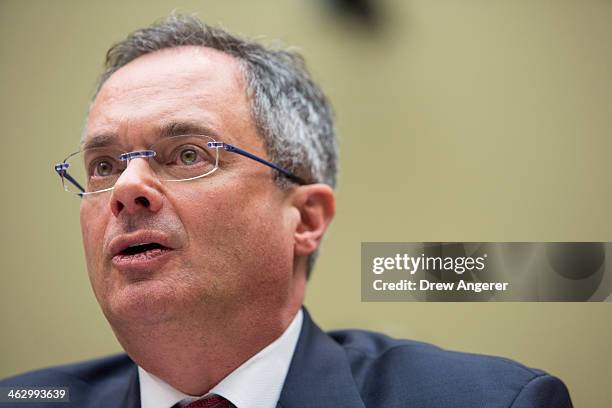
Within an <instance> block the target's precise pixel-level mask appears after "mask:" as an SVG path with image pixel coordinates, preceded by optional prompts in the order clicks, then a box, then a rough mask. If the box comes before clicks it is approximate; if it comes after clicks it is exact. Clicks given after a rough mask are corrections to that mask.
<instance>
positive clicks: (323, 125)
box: [94, 14, 338, 277]
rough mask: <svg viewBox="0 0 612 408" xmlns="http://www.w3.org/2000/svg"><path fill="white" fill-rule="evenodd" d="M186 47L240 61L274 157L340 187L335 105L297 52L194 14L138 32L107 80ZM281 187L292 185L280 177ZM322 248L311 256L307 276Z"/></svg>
mask: <svg viewBox="0 0 612 408" xmlns="http://www.w3.org/2000/svg"><path fill="white" fill-rule="evenodd" d="M186 45H194V46H202V47H208V48H212V49H215V50H218V51H221V52H224V53H226V54H228V55H231V56H233V57H234V58H236V59H237V60H238V62H239V64H240V68H241V70H242V73H243V75H244V79H245V82H246V88H247V89H246V91H247V94H248V96H249V99H250V100H251V101H252V102H251V103H252V107H251V108H252V115H253V120H254V122H255V125H256V127H257V129H258V132H259V134H260V136H261V137H262V138H263V141H264V146H265V148H266V151H267V153H268V156H269V157H270V159H271V160H272V161H273V162H274V163H277V164H279V165H280V166H281V167H283V168H285V169H287V170H289V171H290V172H292V173H293V174H295V175H297V176H299V177H301V178H302V179H304V180H306V181H307V182H309V183H324V184H328V185H330V186H331V187H332V188H334V187H335V186H336V173H337V167H338V149H337V144H336V135H335V130H334V124H333V112H332V108H331V105H330V104H329V102H328V100H327V98H326V97H325V95H324V94H323V92H322V90H321V89H320V88H319V86H318V85H317V84H315V83H314V81H313V80H312V79H311V77H310V75H309V73H308V71H307V69H306V66H305V63H304V59H303V58H302V57H301V56H300V55H299V54H298V53H296V52H294V51H291V50H288V49H282V48H269V47H265V46H263V45H262V44H259V43H257V42H255V41H252V40H247V39H244V38H240V37H238V36H235V35H232V34H230V33H228V32H227V31H225V30H223V29H221V28H217V27H212V26H209V25H207V24H206V23H203V22H202V21H200V20H199V19H198V18H196V17H193V16H186V15H178V14H172V15H170V16H169V17H167V18H165V19H163V20H160V21H158V22H156V23H154V24H153V25H151V26H149V27H146V28H143V29H140V30H137V31H134V32H133V33H131V34H129V35H128V37H127V38H126V39H125V40H123V41H120V42H118V43H116V44H114V45H113V46H112V47H111V48H110V49H109V50H108V52H107V54H106V63H105V71H104V73H103V74H102V76H101V77H100V80H99V83H98V87H97V89H96V93H95V95H94V99H95V97H96V95H97V94H98V92H99V91H100V88H101V87H102V85H104V83H105V82H106V80H108V78H109V77H110V76H111V75H112V74H113V73H114V72H116V71H117V70H118V69H120V68H121V67H123V66H124V65H126V64H128V63H129V62H131V61H133V60H134V59H136V58H138V57H140V56H142V55H145V54H149V53H152V52H155V51H159V50H162V49H167V48H175V47H180V46H186ZM275 181H276V183H277V184H278V185H279V187H281V188H286V187H288V186H289V185H290V183H289V182H288V180H286V179H285V178H283V177H281V176H280V175H279V174H277V175H276V177H275ZM317 254H318V250H317V251H316V252H314V253H313V254H311V255H310V256H309V258H308V264H307V276H308V277H310V273H311V271H312V268H313V266H314V262H315V259H316V257H317Z"/></svg>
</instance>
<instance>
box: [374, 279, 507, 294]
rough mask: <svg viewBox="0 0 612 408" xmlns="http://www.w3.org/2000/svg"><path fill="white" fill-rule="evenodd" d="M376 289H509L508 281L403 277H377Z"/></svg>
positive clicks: (477, 290)
mask: <svg viewBox="0 0 612 408" xmlns="http://www.w3.org/2000/svg"><path fill="white" fill-rule="evenodd" d="M372 286H373V288H374V290H377V291H380V290H382V291H387V290H400V291H401V290H407V291H413V290H423V291H426V290H430V291H447V290H448V291H452V290H464V291H471V292H477V293H479V292H482V291H486V290H507V289H508V282H469V281H464V280H460V281H458V282H430V281H428V280H427V279H421V280H419V281H418V284H417V282H415V281H411V280H407V279H402V280H400V281H397V282H383V281H382V279H376V280H375V281H374V282H373V284H372Z"/></svg>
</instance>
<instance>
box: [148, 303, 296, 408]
mask: <svg viewBox="0 0 612 408" xmlns="http://www.w3.org/2000/svg"><path fill="white" fill-rule="evenodd" d="M302 320H303V313H302V309H300V310H299V311H298V312H297V313H296V315H295V317H294V318H293V321H292V322H291V324H289V326H288V327H287V329H286V330H285V331H284V333H283V334H282V335H281V336H280V337H279V338H277V339H276V340H274V341H273V342H272V343H270V344H268V345H267V346H266V347H264V348H263V349H261V350H260V351H259V352H258V353H257V354H255V355H254V356H253V357H251V358H250V359H248V360H247V361H245V362H244V363H243V364H242V365H241V366H240V367H238V368H237V369H236V370H234V371H232V372H231V373H230V374H229V375H227V376H226V377H225V378H224V379H223V380H221V382H219V383H218V384H217V385H215V386H214V387H213V388H212V389H211V390H210V391H209V393H208V394H217V395H220V396H222V397H223V398H225V399H227V400H228V401H230V402H231V403H232V404H234V405H235V406H236V407H237V408H248V407H258V408H259V407H261V408H274V407H276V404H277V402H278V399H279V397H280V393H281V390H282V388H283V384H284V382H285V377H286V376H287V371H288V370H289V364H290V363H291V358H292V357H293V353H294V351H295V346H296V344H297V341H298V338H299V336H300V330H301V328H302ZM138 377H139V380H140V381H139V382H140V400H141V407H142V408H169V407H172V406H173V405H174V404H176V403H177V402H179V401H181V400H183V399H198V398H201V397H196V398H194V397H193V396H192V395H187V394H184V393H182V392H180V391H179V390H177V389H175V388H173V387H172V386H170V385H169V384H167V383H166V382H165V381H163V380H161V379H159V378H157V377H156V376H154V375H153V374H151V373H148V372H146V371H145V370H144V369H143V368H141V367H140V366H139V367H138ZM208 394H206V395H208Z"/></svg>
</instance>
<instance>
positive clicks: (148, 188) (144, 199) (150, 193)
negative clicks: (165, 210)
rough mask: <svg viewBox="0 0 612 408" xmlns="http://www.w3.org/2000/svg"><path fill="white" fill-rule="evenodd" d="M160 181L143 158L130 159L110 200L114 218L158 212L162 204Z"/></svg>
mask: <svg viewBox="0 0 612 408" xmlns="http://www.w3.org/2000/svg"><path fill="white" fill-rule="evenodd" d="M163 199H164V197H163V194H162V192H161V185H160V181H159V179H158V178H157V176H156V175H155V173H154V172H153V170H152V169H151V167H150V166H149V163H148V160H147V159H144V158H136V159H132V160H130V161H129V162H128V164H127V167H126V169H125V170H124V171H123V173H121V176H119V178H118V179H117V182H116V183H115V187H114V188H113V190H112V196H111V200H110V206H111V211H112V213H113V215H115V217H118V216H119V214H121V213H122V212H126V213H127V214H135V213H137V212H138V211H143V210H144V211H151V212H154V213H155V212H158V211H159V210H160V209H161V207H162V203H163Z"/></svg>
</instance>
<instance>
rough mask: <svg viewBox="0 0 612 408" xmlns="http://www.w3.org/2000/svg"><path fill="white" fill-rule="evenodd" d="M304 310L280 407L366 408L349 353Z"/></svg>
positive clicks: (279, 402) (279, 403)
mask: <svg viewBox="0 0 612 408" xmlns="http://www.w3.org/2000/svg"><path fill="white" fill-rule="evenodd" d="M303 310H304V322H303V324H302V330H301V332H300V338H299V340H298V343H297V345H296V348H295V353H294V354H293V359H292V360H291V365H290V366H289V372H288V373H287V378H286V379H285V384H284V385H283V389H282V391H281V396H280V399H279V401H278V405H277V407H280V408H298V407H318V406H326V407H338V408H341V407H347V408H348V407H350V408H354V407H357V408H358V407H364V404H363V401H362V399H361V396H360V395H359V391H358V390H357V387H356V384H355V381H354V379H353V375H352V373H351V368H350V366H349V363H348V360H347V358H346V353H345V352H344V350H343V349H342V348H341V347H340V346H339V345H338V344H336V343H335V342H334V341H333V340H332V339H331V338H330V337H329V336H328V335H327V334H325V333H323V332H322V331H321V329H319V327H318V326H317V325H316V324H315V323H314V322H313V321H312V320H311V318H310V315H309V314H308V312H307V311H306V308H303Z"/></svg>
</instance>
